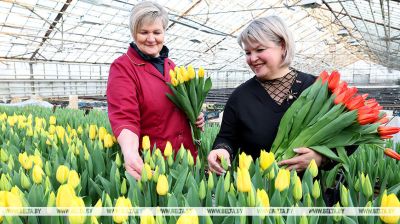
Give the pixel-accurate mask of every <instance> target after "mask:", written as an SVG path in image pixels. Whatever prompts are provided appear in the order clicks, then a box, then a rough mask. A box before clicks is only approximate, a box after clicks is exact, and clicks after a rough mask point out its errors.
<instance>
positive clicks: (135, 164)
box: [124, 151, 143, 181]
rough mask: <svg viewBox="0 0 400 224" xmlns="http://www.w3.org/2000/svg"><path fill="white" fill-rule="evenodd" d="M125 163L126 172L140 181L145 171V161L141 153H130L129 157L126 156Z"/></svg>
mask: <svg viewBox="0 0 400 224" xmlns="http://www.w3.org/2000/svg"><path fill="white" fill-rule="evenodd" d="M124 161H125V169H126V171H127V172H128V173H129V174H130V175H132V176H133V177H134V178H135V179H136V180H137V181H138V180H140V178H141V175H142V169H143V159H142V157H141V156H140V155H139V153H138V152H137V151H136V152H132V153H129V154H128V155H124Z"/></svg>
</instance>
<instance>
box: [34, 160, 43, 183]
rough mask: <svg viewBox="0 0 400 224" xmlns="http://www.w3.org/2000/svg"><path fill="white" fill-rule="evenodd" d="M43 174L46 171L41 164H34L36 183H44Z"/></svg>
mask: <svg viewBox="0 0 400 224" xmlns="http://www.w3.org/2000/svg"><path fill="white" fill-rule="evenodd" d="M43 174H44V172H43V170H42V168H40V166H38V165H35V166H33V171H32V179H33V182H35V183H36V184H40V183H42V180H43Z"/></svg>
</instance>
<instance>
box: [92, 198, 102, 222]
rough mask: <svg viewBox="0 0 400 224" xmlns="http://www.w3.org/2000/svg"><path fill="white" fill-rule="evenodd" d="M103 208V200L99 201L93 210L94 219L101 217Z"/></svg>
mask: <svg viewBox="0 0 400 224" xmlns="http://www.w3.org/2000/svg"><path fill="white" fill-rule="evenodd" d="M102 207H103V203H102V201H101V198H100V199H99V200H97V202H96V204H95V205H94V209H93V215H94V217H97V218H98V217H99V216H100V215H101V208H102Z"/></svg>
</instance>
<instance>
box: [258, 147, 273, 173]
mask: <svg viewBox="0 0 400 224" xmlns="http://www.w3.org/2000/svg"><path fill="white" fill-rule="evenodd" d="M274 161H275V156H274V153H273V152H266V151H265V150H261V153H260V167H261V169H262V170H263V171H264V170H266V169H268V168H269V167H270V166H271V165H272V163H273V162H274Z"/></svg>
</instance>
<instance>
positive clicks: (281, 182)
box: [275, 169, 290, 192]
mask: <svg viewBox="0 0 400 224" xmlns="http://www.w3.org/2000/svg"><path fill="white" fill-rule="evenodd" d="M289 184H290V171H289V170H286V169H279V172H278V176H277V177H276V179H275V188H276V189H278V191H279V192H282V191H284V190H285V189H287V188H288V187H289Z"/></svg>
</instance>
